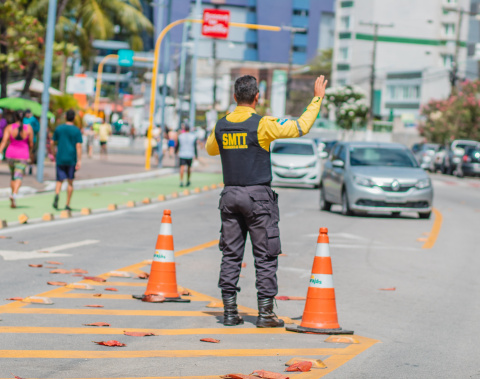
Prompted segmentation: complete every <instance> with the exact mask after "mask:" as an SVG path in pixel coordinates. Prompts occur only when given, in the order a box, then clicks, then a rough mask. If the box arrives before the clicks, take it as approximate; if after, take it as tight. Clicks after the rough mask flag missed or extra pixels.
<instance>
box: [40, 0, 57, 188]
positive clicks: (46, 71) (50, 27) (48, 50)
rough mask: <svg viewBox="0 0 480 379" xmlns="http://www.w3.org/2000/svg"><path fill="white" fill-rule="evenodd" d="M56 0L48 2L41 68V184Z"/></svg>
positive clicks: (45, 143) (41, 180) (41, 181)
mask: <svg viewBox="0 0 480 379" xmlns="http://www.w3.org/2000/svg"><path fill="white" fill-rule="evenodd" d="M56 12H57V0H49V2H48V21H47V38H46V46H45V64H44V66H43V93H42V117H41V118H40V133H39V137H40V138H39V141H38V153H37V181H38V182H39V183H43V168H44V163H45V152H46V145H47V130H48V118H47V112H48V106H49V104H50V92H48V91H49V90H50V83H51V82H52V61H53V40H54V39H55V24H56Z"/></svg>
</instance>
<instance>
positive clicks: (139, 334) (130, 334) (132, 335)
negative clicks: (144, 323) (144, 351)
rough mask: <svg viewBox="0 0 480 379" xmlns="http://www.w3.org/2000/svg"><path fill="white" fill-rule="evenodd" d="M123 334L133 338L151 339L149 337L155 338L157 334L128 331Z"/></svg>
mask: <svg viewBox="0 0 480 379" xmlns="http://www.w3.org/2000/svg"><path fill="white" fill-rule="evenodd" d="M123 334H124V335H126V336H131V337H149V336H155V335H156V334H155V333H144V332H127V331H126V330H124V331H123Z"/></svg>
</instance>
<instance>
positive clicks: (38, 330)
mask: <svg viewBox="0 0 480 379" xmlns="http://www.w3.org/2000/svg"><path fill="white" fill-rule="evenodd" d="M124 331H129V332H141V333H154V334H156V335H159V336H184V335H195V334H206V335H215V334H291V333H290V332H287V331H286V330H285V329H283V328H272V329H270V328H265V329H263V328H239V329H231V328H196V329H139V328H109V327H94V326H84V327H81V328H68V327H36V326H0V334H2V333H35V334H123V332H124Z"/></svg>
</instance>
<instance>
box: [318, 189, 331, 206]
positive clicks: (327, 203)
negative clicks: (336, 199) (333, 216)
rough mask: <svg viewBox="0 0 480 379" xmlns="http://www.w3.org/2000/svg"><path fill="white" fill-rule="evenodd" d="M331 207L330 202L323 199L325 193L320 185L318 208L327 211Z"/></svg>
mask: <svg viewBox="0 0 480 379" xmlns="http://www.w3.org/2000/svg"><path fill="white" fill-rule="evenodd" d="M331 207H332V203H330V202H329V201H327V200H325V193H324V192H323V188H322V187H320V210H322V211H329V210H330V208H331Z"/></svg>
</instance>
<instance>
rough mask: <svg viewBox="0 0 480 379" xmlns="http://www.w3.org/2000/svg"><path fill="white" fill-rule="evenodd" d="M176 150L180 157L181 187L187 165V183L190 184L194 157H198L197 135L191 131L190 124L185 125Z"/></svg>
mask: <svg viewBox="0 0 480 379" xmlns="http://www.w3.org/2000/svg"><path fill="white" fill-rule="evenodd" d="M175 152H176V153H177V154H178V158H179V159H180V187H183V176H184V175H185V167H186V168H187V183H186V186H187V187H188V186H190V176H191V174H192V162H193V158H195V159H196V158H198V152H197V137H196V136H195V134H194V133H190V126H188V125H185V127H184V133H182V134H180V135H179V136H178V143H177V146H176V148H175Z"/></svg>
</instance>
